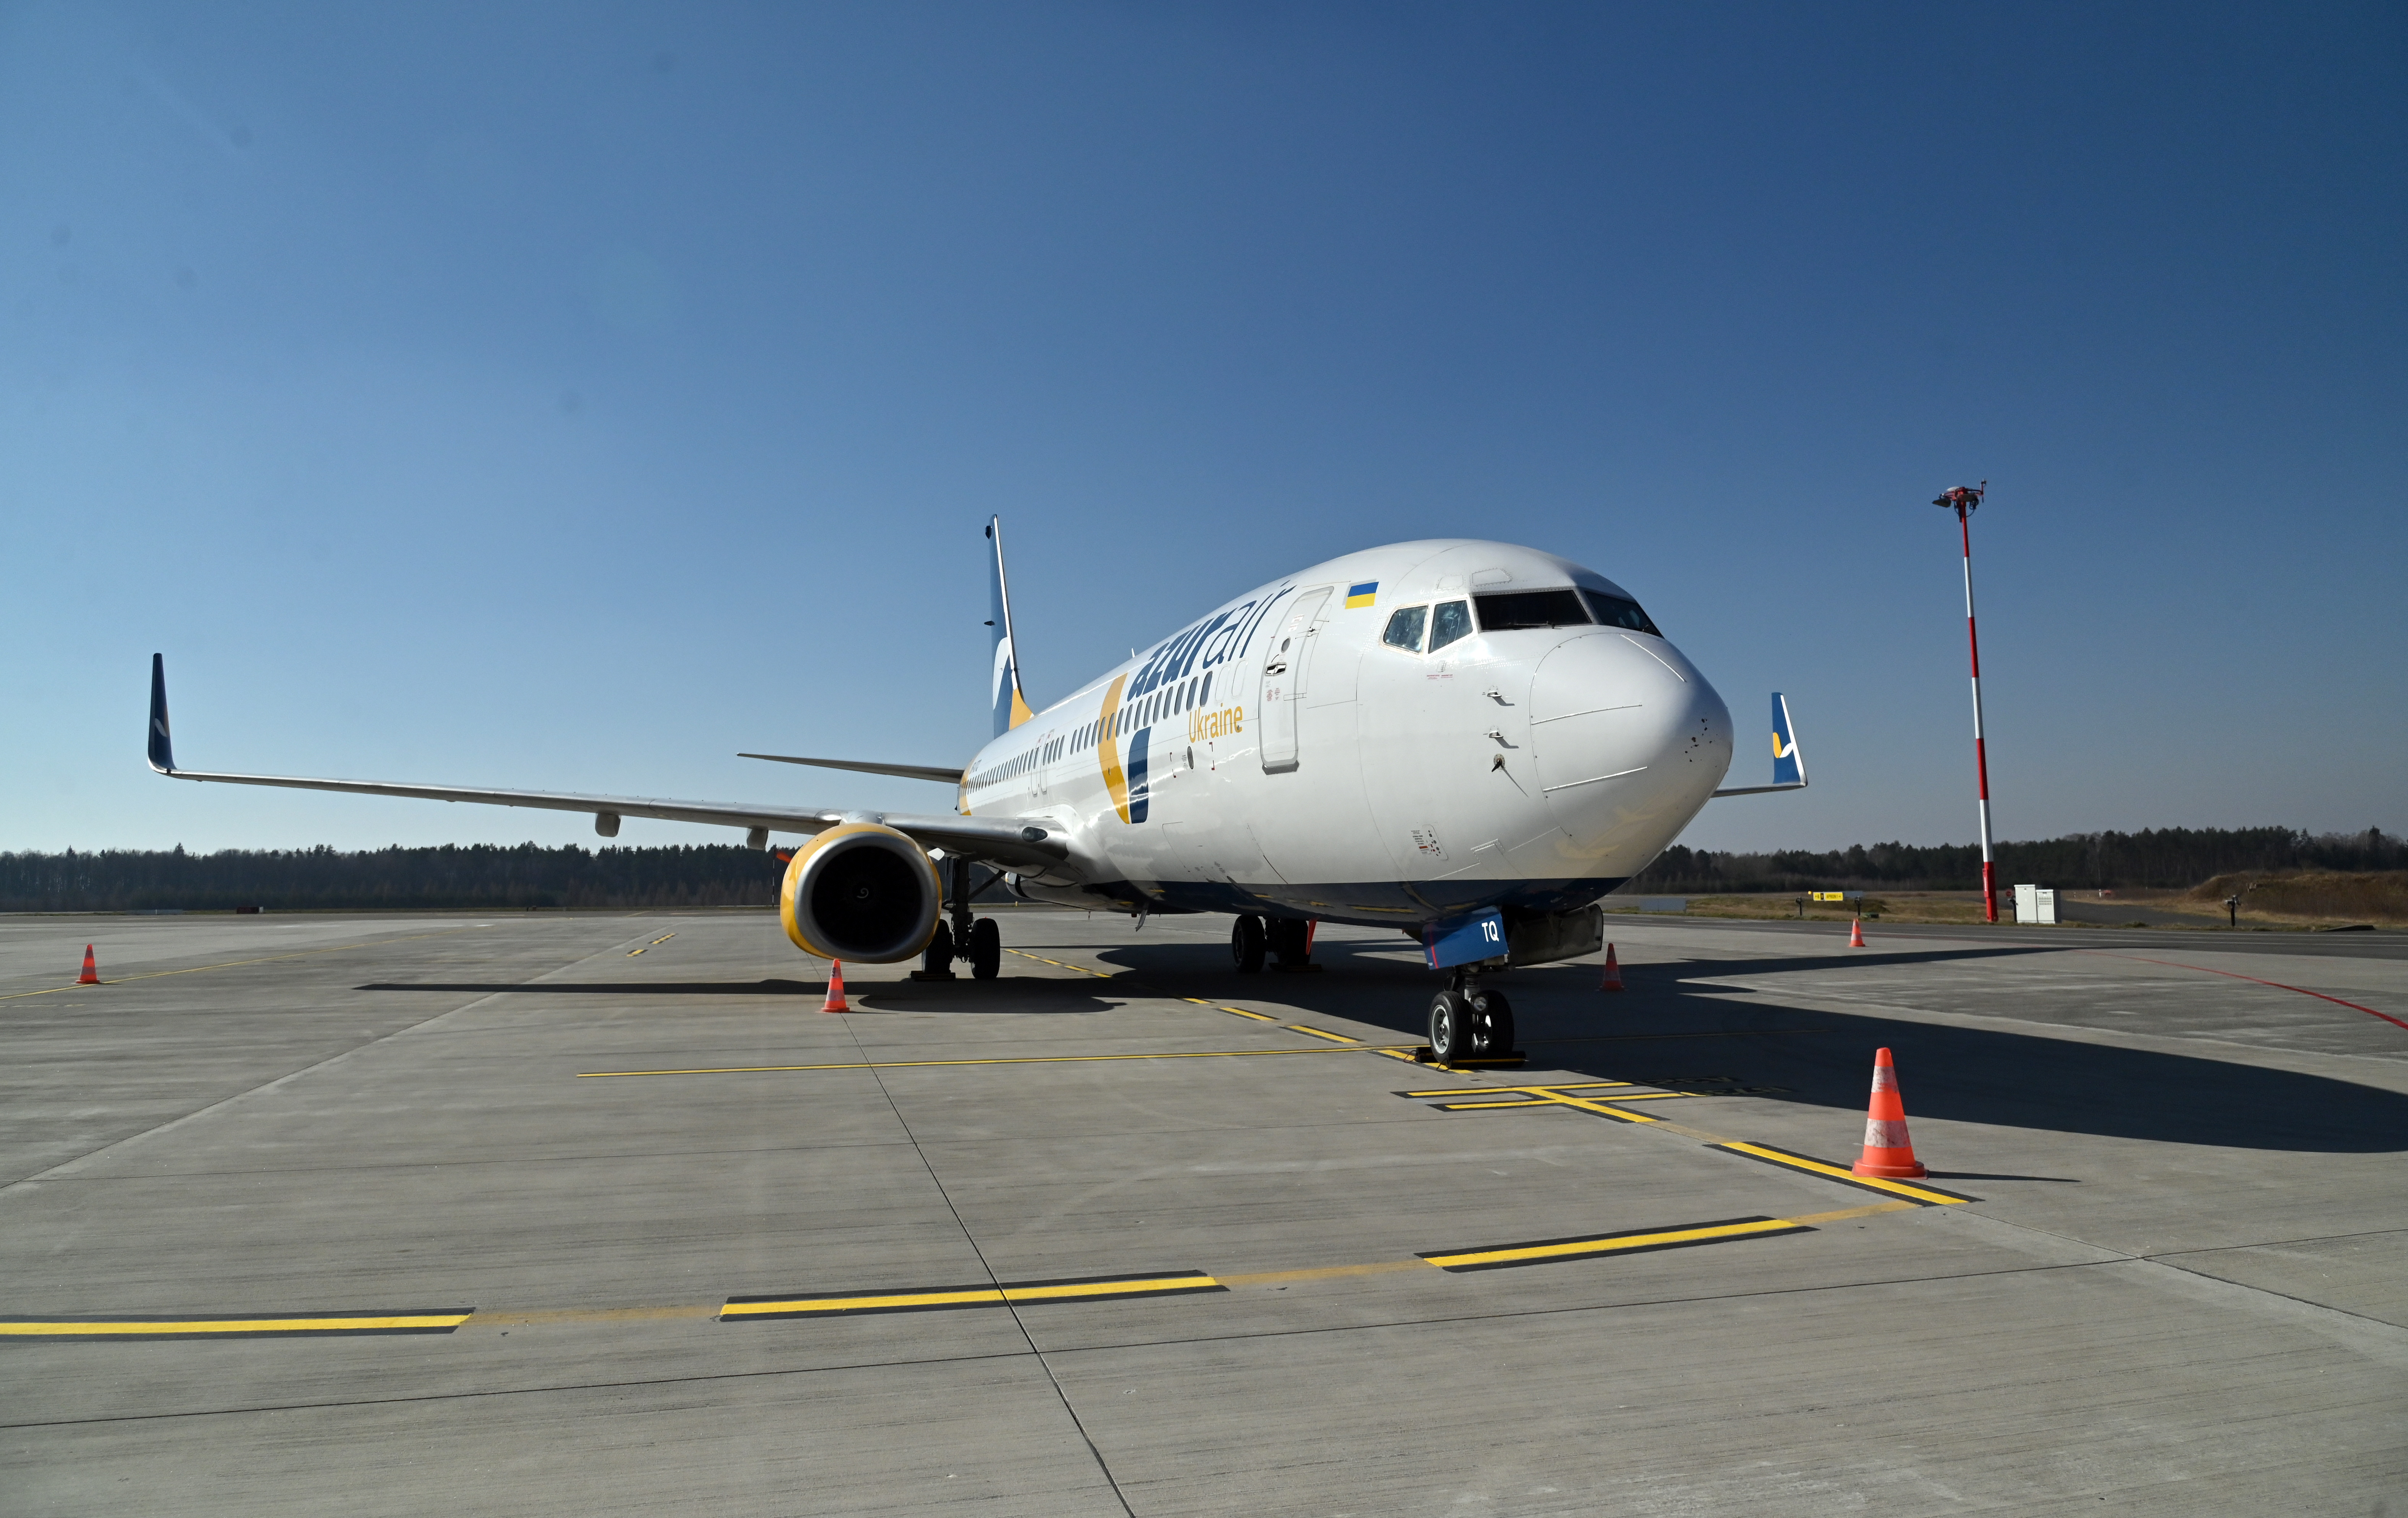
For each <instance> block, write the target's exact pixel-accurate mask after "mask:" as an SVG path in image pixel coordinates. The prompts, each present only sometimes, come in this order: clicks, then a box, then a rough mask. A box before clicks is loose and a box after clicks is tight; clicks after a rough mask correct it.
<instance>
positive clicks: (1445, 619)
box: [1429, 601, 1471, 653]
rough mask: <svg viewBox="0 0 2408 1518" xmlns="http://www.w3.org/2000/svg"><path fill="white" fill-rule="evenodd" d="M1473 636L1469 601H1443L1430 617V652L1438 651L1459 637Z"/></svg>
mask: <svg viewBox="0 0 2408 1518" xmlns="http://www.w3.org/2000/svg"><path fill="white" fill-rule="evenodd" d="M1470 636H1471V607H1470V605H1469V603H1468V602H1463V601H1447V602H1444V603H1442V604H1441V606H1440V607H1439V609H1438V611H1437V613H1436V614H1435V615H1433V616H1432V617H1431V618H1430V640H1429V646H1430V652H1432V653H1436V652H1438V651H1439V650H1441V649H1442V648H1444V647H1446V646H1447V645H1448V644H1449V643H1452V642H1454V641H1455V639H1456V638H1458V637H1470Z"/></svg>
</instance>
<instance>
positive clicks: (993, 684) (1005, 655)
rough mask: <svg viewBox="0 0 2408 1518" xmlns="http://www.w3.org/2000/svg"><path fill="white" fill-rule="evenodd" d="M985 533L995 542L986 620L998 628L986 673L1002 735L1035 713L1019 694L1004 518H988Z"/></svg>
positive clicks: (996, 721) (1018, 666)
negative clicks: (990, 603)
mask: <svg viewBox="0 0 2408 1518" xmlns="http://www.w3.org/2000/svg"><path fill="white" fill-rule="evenodd" d="M986 536H987V540H988V541H989V542H991V543H993V544H994V545H995V583H994V590H995V594H994V596H993V603H994V609H993V611H992V612H991V613H990V614H989V616H988V619H987V625H988V626H989V627H992V628H994V629H995V662H994V664H993V665H992V666H990V669H989V673H988V676H987V680H988V693H987V694H988V700H989V704H990V705H992V706H993V708H994V709H995V734H996V737H997V738H1001V737H1002V736H1003V735H1004V734H1006V733H1009V732H1011V730H1012V729H1013V728H1015V727H1017V726H1019V725H1020V724H1021V723H1025V722H1026V721H1027V720H1028V719H1029V718H1030V717H1031V716H1032V715H1034V713H1032V712H1031V711H1030V710H1029V709H1028V698H1027V697H1026V696H1025V695H1021V694H1020V655H1019V654H1018V653H1017V652H1014V651H1013V648H1012V643H1011V587H1010V586H1009V585H1008V584H1006V583H1005V581H1004V578H1003V519H1002V518H1001V517H989V518H988V519H987V523H986Z"/></svg>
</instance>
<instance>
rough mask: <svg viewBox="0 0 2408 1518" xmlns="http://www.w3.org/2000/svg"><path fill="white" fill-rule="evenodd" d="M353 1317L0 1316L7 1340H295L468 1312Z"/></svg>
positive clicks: (398, 1329) (439, 1327)
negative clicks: (248, 1337)
mask: <svg viewBox="0 0 2408 1518" xmlns="http://www.w3.org/2000/svg"><path fill="white" fill-rule="evenodd" d="M472 1311H473V1309H472V1310H469V1311H460V1312H387V1313H355V1314H349V1315H345V1316H340V1317H317V1318H166V1317H156V1318H151V1317H144V1318H0V1338H7V1339H223V1338H240V1337H243V1336H246V1335H247V1336H250V1337H253V1338H260V1337H265V1336H270V1335H273V1336H277V1337H281V1338H294V1337H298V1336H301V1335H318V1336H332V1335H337V1334H448V1333H450V1332H451V1331H452V1329H454V1328H457V1327H459V1326H460V1325H462V1324H464V1323H466V1322H467V1321H468V1319H469V1316H470V1314H471V1312H472Z"/></svg>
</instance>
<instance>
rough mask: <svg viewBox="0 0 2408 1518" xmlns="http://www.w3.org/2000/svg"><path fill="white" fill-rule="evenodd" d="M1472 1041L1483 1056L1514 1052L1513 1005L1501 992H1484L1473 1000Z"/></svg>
mask: <svg viewBox="0 0 2408 1518" xmlns="http://www.w3.org/2000/svg"><path fill="white" fill-rule="evenodd" d="M1471 1024H1472V1028H1473V1034H1472V1041H1473V1043H1474V1044H1476V1045H1477V1046H1478V1048H1477V1050H1476V1052H1477V1053H1482V1054H1492V1055H1503V1054H1510V1053H1512V1052H1513V1004H1512V1002H1509V1001H1507V1000H1506V999H1505V994H1504V993H1503V992H1501V991H1483V992H1481V993H1480V994H1479V995H1475V996H1473V997H1472V998H1471Z"/></svg>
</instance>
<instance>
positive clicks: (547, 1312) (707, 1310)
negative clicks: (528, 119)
mask: <svg viewBox="0 0 2408 1518" xmlns="http://www.w3.org/2000/svg"><path fill="white" fill-rule="evenodd" d="M1905 1205H1906V1204H1905V1203H1904V1202H1900V1203H1899V1206H1900V1207H1904V1206H1905ZM718 1315H719V1308H718V1305H717V1304H715V1303H711V1302H694V1303H689V1304H687V1305H686V1306H683V1307H590V1308H578V1307H570V1308H545V1309H535V1310H528V1311H524V1312H480V1313H478V1314H477V1315H476V1317H475V1318H473V1319H471V1320H470V1321H469V1322H468V1323H467V1324H466V1325H464V1326H466V1327H467V1328H470V1329H475V1330H478V1331H480V1332H481V1331H482V1330H485V1329H488V1328H548V1327H552V1326H554V1325H560V1324H567V1323H678V1322H693V1321H695V1320H698V1319H704V1318H714V1317H717V1316H718Z"/></svg>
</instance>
